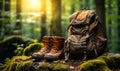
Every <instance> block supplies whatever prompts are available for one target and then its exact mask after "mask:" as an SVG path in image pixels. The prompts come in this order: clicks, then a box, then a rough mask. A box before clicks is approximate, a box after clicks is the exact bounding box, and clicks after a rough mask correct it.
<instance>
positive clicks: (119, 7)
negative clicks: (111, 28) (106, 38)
mask: <svg viewBox="0 0 120 71" xmlns="http://www.w3.org/2000/svg"><path fill="white" fill-rule="evenodd" d="M117 3H118V4H117V5H118V16H120V0H118V2H117ZM118 39H120V18H118ZM119 45H120V40H119V41H118V46H119ZM118 49H119V48H118ZM119 52H120V49H119Z"/></svg>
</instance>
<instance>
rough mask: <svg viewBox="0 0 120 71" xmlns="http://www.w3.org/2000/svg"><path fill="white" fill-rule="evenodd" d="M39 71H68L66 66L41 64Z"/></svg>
mask: <svg viewBox="0 0 120 71" xmlns="http://www.w3.org/2000/svg"><path fill="white" fill-rule="evenodd" d="M39 71H68V65H66V64H62V63H48V62H42V63H40V65H39Z"/></svg>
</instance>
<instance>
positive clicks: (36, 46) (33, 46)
mask: <svg viewBox="0 0 120 71" xmlns="http://www.w3.org/2000/svg"><path fill="white" fill-rule="evenodd" d="M42 46H43V44H42V43H32V44H30V45H29V46H27V47H26V48H25V49H24V51H23V55H26V56H31V55H32V54H33V53H34V52H37V51H39V50H40V49H41V47H42Z"/></svg>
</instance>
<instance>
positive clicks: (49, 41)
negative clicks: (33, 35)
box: [32, 36, 52, 59]
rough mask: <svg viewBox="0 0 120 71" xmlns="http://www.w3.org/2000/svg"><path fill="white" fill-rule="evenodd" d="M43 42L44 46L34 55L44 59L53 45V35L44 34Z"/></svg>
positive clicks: (33, 55)
mask: <svg viewBox="0 0 120 71" xmlns="http://www.w3.org/2000/svg"><path fill="white" fill-rule="evenodd" d="M43 44H44V47H42V48H41V50H40V51H39V52H36V53H33V54H32V57H33V58H36V59H44V55H45V54H46V53H48V52H50V50H51V47H52V37H50V36H44V37H43Z"/></svg>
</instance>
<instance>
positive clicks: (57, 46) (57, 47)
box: [44, 36, 65, 61]
mask: <svg viewBox="0 0 120 71" xmlns="http://www.w3.org/2000/svg"><path fill="white" fill-rule="evenodd" d="M52 38H53V46H52V49H51V51H50V52H49V53H46V54H45V56H44V58H45V59H46V60H48V61H53V60H58V59H60V58H64V55H63V47H64V41H65V39H64V38H63V37H59V36H53V37H52Z"/></svg>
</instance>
